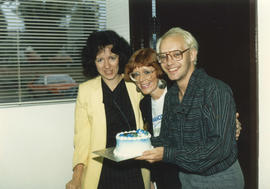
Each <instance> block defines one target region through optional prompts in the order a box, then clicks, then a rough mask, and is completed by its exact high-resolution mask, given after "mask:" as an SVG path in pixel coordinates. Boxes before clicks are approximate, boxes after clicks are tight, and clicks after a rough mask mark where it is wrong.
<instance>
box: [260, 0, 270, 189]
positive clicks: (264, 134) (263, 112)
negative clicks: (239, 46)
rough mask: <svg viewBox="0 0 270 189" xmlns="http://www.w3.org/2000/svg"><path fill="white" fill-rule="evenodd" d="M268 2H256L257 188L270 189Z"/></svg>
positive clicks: (269, 27) (269, 5)
mask: <svg viewBox="0 0 270 189" xmlns="http://www.w3.org/2000/svg"><path fill="white" fill-rule="evenodd" d="M269 18H270V1H269V0H258V20H259V21H258V33H259V35H258V48H259V49H258V54H259V57H258V59H259V188H260V189H269V188H270V176H269V174H270V173H269V171H270V147H269V145H270V84H269V81H270V52H269V49H270V48H269V45H270V37H269V35H270V21H269Z"/></svg>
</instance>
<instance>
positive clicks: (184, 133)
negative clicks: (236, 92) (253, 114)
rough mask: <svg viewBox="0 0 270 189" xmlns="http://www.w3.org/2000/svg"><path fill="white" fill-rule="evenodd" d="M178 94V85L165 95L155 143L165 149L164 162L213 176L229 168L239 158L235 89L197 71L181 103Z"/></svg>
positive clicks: (154, 139) (202, 71) (188, 170)
mask: <svg viewBox="0 0 270 189" xmlns="http://www.w3.org/2000/svg"><path fill="white" fill-rule="evenodd" d="M178 91H179V89H178V86H177V85H176V83H175V84H174V85H173V86H172V87H171V88H170V90H169V91H168V93H167V95H166V98H165V103H164V113H163V119H162V126H161V133H160V136H159V137H156V138H153V139H152V144H153V145H154V146H155V147H157V146H164V155H163V161H165V162H170V163H174V164H177V165H178V166H179V167H180V168H181V170H183V171H185V172H188V173H193V174H200V175H212V174H215V173H217V172H221V171H223V170H225V169H227V168H228V167H230V166H231V165H232V164H233V163H234V162H235V161H236V159H237V143H236V139H235V129H236V125H235V124H236V121H235V119H236V117H235V113H236V108H235V102H234V99H233V94H232V90H231V89H230V87H229V86H228V85H226V84H225V83H223V82H222V81H220V80H217V79H215V78H212V77H210V76H208V75H207V74H206V73H205V71H204V70H203V69H195V71H194V72H193V74H192V76H191V78H190V80H189V83H188V86H187V89H186V92H185V94H184V97H183V100H182V102H180V101H179V98H178Z"/></svg>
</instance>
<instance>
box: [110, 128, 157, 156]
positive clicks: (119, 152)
mask: <svg viewBox="0 0 270 189" xmlns="http://www.w3.org/2000/svg"><path fill="white" fill-rule="evenodd" d="M134 133H136V135H137V136H132V135H133V134H134ZM129 134H131V136H129ZM150 138H151V134H150V133H149V132H148V131H144V130H140V129H139V130H137V131H135V130H134V131H125V132H121V133H118V134H117V135H116V147H115V149H114V155H115V156H118V157H136V156H140V155H142V153H143V152H144V151H146V150H150V149H151V148H152V145H151V141H150Z"/></svg>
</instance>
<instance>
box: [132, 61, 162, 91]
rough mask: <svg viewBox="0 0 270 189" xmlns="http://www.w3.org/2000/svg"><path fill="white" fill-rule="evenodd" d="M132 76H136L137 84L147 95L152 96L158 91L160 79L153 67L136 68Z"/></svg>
mask: <svg viewBox="0 0 270 189" xmlns="http://www.w3.org/2000/svg"><path fill="white" fill-rule="evenodd" d="M131 74H134V75H136V76H135V77H136V78H135V79H136V81H134V82H135V84H136V85H137V87H138V88H139V89H140V90H141V92H142V93H143V94H145V95H148V94H150V95H151V94H152V93H154V92H155V91H156V90H157V89H158V80H159V79H158V77H157V74H156V71H155V68H154V67H153V66H141V67H136V68H135V69H134V70H133V72H132V73H131Z"/></svg>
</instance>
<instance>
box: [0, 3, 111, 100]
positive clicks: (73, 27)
mask: <svg viewBox="0 0 270 189" xmlns="http://www.w3.org/2000/svg"><path fill="white" fill-rule="evenodd" d="M103 29H106V1H105V0H72V1H71V0H16V1H15V0H3V1H0V105H9V104H25V103H35V102H39V103H40V102H51V101H67V100H74V99H75V97H76V94H77V87H78V84H79V83H81V82H83V81H84V80H85V78H84V76H83V74H82V67H81V49H82V47H83V46H84V45H85V42H86V39H87V37H88V35H89V34H90V33H91V32H93V31H96V30H103Z"/></svg>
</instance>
